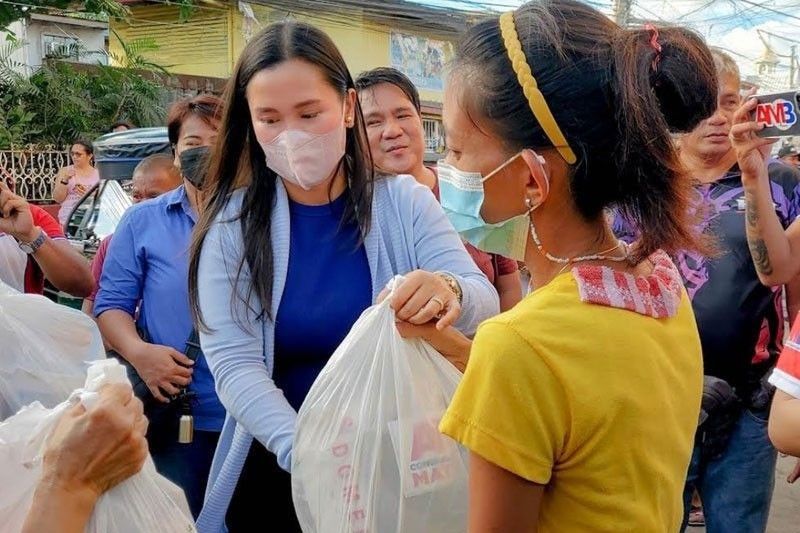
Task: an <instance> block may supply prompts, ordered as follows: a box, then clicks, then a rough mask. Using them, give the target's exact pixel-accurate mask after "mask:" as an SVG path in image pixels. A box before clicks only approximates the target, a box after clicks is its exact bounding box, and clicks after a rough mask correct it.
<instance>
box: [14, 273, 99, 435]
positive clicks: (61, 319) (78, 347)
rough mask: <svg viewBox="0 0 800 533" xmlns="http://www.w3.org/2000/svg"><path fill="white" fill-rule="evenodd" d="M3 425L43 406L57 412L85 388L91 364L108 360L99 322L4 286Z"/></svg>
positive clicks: (73, 310)
mask: <svg viewBox="0 0 800 533" xmlns="http://www.w3.org/2000/svg"><path fill="white" fill-rule="evenodd" d="M0 339H2V343H3V347H2V351H0V420H3V419H5V418H7V417H9V416H11V415H12V414H14V413H16V412H17V411H19V410H20V409H21V408H22V407H23V406H25V405H28V404H29V403H31V402H34V401H38V402H40V403H41V404H42V405H44V406H45V407H55V406H56V405H58V404H59V403H61V402H63V401H64V400H66V399H67V398H68V397H69V395H70V394H71V393H72V391H74V390H75V389H78V388H80V387H82V386H83V382H84V380H85V379H86V369H87V367H88V362H89V361H94V360H97V359H103V358H105V350H104V349H103V340H102V338H101V337H100V332H99V331H98V329H97V325H96V324H95V323H94V321H93V320H92V319H91V318H89V317H88V316H86V315H85V314H83V313H81V312H80V311H77V310H75V309H70V308H68V307H66V306H63V305H59V304H57V303H55V302H52V301H50V300H48V299H47V298H45V297H44V296H41V295H34V294H22V293H19V292H17V291H16V290H14V289H12V288H11V287H9V286H8V285H5V284H3V283H2V282H0Z"/></svg>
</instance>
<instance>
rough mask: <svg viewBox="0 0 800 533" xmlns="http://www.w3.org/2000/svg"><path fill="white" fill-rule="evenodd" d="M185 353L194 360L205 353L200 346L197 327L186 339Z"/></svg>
mask: <svg viewBox="0 0 800 533" xmlns="http://www.w3.org/2000/svg"><path fill="white" fill-rule="evenodd" d="M183 353H184V355H186V357H188V358H189V359H191V360H192V361H197V359H198V358H199V357H200V356H201V355H203V349H202V348H201V347H200V335H199V334H198V333H197V328H193V329H192V332H191V333H190V334H189V338H188V339H187V340H186V349H185V350H184V351H183Z"/></svg>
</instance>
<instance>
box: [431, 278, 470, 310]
mask: <svg viewBox="0 0 800 533" xmlns="http://www.w3.org/2000/svg"><path fill="white" fill-rule="evenodd" d="M436 275H437V276H439V277H440V278H442V280H443V281H444V282H445V283H446V284H447V288H448V289H450V290H451V291H453V294H455V295H456V298H458V303H459V304H461V303H463V300H464V292H463V291H462V290H461V284H460V283H458V280H457V279H456V277H455V276H454V275H452V274H450V273H449V272H437V273H436Z"/></svg>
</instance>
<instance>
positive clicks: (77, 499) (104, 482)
mask: <svg viewBox="0 0 800 533" xmlns="http://www.w3.org/2000/svg"><path fill="white" fill-rule="evenodd" d="M146 431H147V419H146V418H145V417H144V412H143V410H142V402H140V401H139V400H138V399H136V398H135V397H134V396H133V394H132V393H131V388H130V386H129V385H122V384H119V385H108V386H106V387H105V388H103V389H102V390H101V391H100V393H99V400H98V402H97V404H96V405H95V406H94V408H93V409H92V412H91V413H89V412H87V410H86V408H85V407H84V406H83V405H82V404H77V405H75V406H74V407H72V408H71V409H70V410H69V411H67V412H66V413H64V415H63V416H62V418H61V420H59V422H58V425H57V426H56V428H55V429H54V430H53V433H52V434H51V435H50V437H49V439H48V441H47V447H46V449H45V452H44V461H43V466H42V476H41V479H40V480H39V483H38V484H37V485H36V490H35V492H34V494H33V503H32V504H31V508H30V510H29V511H28V517H27V519H26V521H25V526H24V528H23V530H22V531H23V533H40V532H42V531H59V532H61V533H83V532H84V531H85V530H86V526H87V525H88V524H89V520H90V518H91V515H92V510H93V509H94V506H95V504H96V503H97V501H98V500H99V499H100V496H101V495H102V494H103V493H105V492H106V491H108V490H110V489H111V488H113V487H114V486H116V485H118V484H119V483H121V482H122V481H124V480H126V479H128V478H129V477H131V476H132V475H134V474H136V473H137V472H139V471H140V470H141V469H142V466H143V465H144V462H145V459H147V441H146V440H145V437H144V435H145V432H146Z"/></svg>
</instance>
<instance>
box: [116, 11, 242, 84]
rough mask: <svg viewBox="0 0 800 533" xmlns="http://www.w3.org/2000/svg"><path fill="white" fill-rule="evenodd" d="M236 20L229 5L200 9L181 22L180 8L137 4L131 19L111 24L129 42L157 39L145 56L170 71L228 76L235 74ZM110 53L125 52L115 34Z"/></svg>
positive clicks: (216, 76) (219, 76)
mask: <svg viewBox="0 0 800 533" xmlns="http://www.w3.org/2000/svg"><path fill="white" fill-rule="evenodd" d="M232 21H233V13H232V12H231V10H230V8H229V7H227V6H219V7H216V8H211V6H209V8H207V9H198V10H197V11H196V13H194V14H193V15H192V16H191V17H190V18H189V20H188V21H186V22H179V12H178V8H177V7H175V6H167V5H150V4H147V5H140V6H134V7H133V8H132V9H131V17H130V20H129V21H127V22H125V23H121V22H118V21H112V22H111V24H110V27H111V29H112V30H113V31H116V32H117V34H119V36H120V37H121V38H122V40H123V41H125V42H127V43H128V44H130V43H133V42H135V40H137V39H152V40H154V41H155V43H156V44H157V45H158V50H156V51H155V52H149V53H146V54H144V55H146V56H147V57H148V58H149V59H151V60H152V61H155V62H156V63H158V64H160V65H162V66H164V67H165V68H166V69H167V70H169V71H170V72H174V73H176V74H194V75H197V76H209V77H214V78H226V77H228V76H230V74H231V63H232V53H233V45H232V42H231V40H230V35H231V33H232V31H231V23H232ZM109 52H110V53H111V55H112V56H114V55H121V54H122V50H121V47H120V44H119V42H118V41H117V39H116V38H115V37H114V35H113V33H112V34H111V35H110V37H109Z"/></svg>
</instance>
